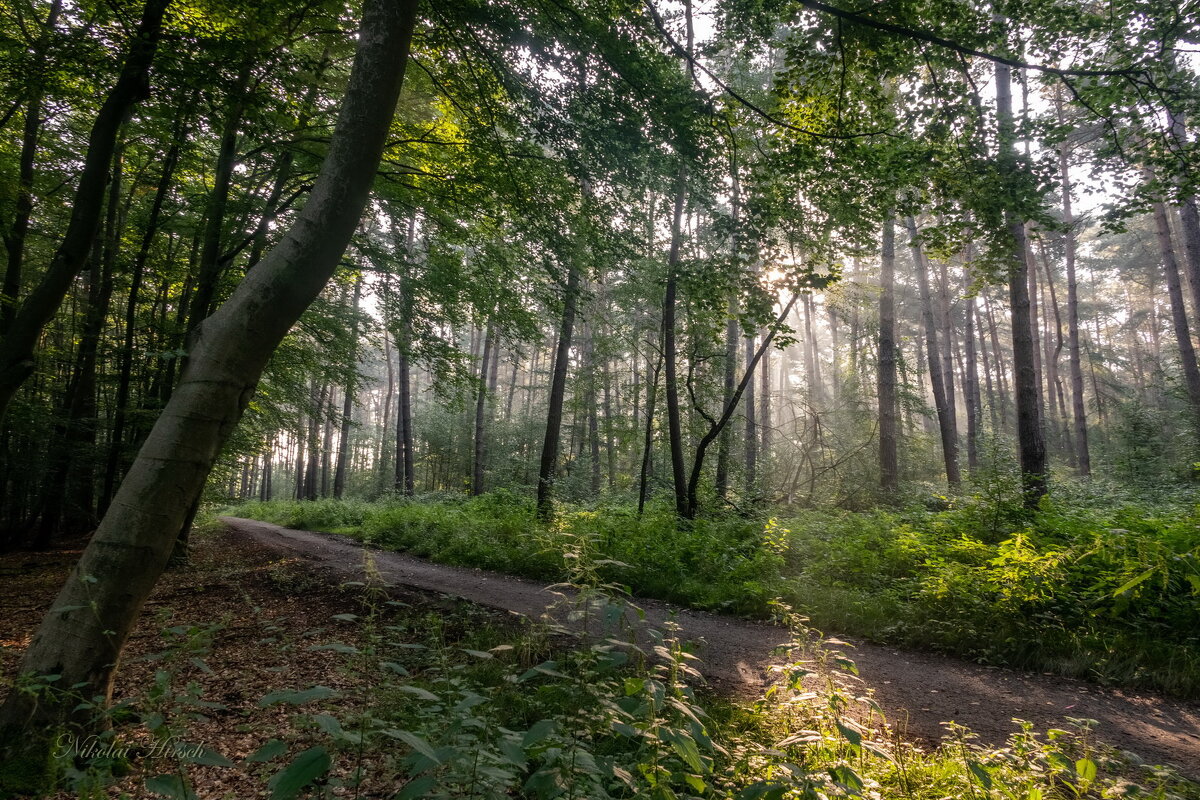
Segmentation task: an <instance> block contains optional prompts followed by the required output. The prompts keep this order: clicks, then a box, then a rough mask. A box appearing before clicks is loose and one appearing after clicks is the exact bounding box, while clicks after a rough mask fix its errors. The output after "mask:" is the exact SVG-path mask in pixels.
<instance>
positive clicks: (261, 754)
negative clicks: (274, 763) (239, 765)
mask: <svg viewBox="0 0 1200 800" xmlns="http://www.w3.org/2000/svg"><path fill="white" fill-rule="evenodd" d="M286 752H287V744H285V743H284V742H282V741H280V740H279V739H272V740H271V741H269V742H267V743H266V744H264V745H263V746H262V747H260V748H258V749H257V750H255V751H254V752H253V753H251V754H250V755H248V756H246V761H247V762H248V763H251V764H256V763H258V762H261V761H270V760H272V759H275V758H279V757H280V756H281V755H283V754H284V753H286Z"/></svg>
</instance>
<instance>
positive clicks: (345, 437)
mask: <svg viewBox="0 0 1200 800" xmlns="http://www.w3.org/2000/svg"><path fill="white" fill-rule="evenodd" d="M362 284H363V278H362V273H361V272H360V273H359V274H358V277H357V278H355V279H354V295H353V297H352V298H351V300H350V310H351V311H352V312H353V314H354V321H353V322H351V323H350V339H351V341H352V342H353V343H354V352H355V358H354V359H353V361H352V362H351V364H350V369H349V370H347V374H346V383H345V384H344V385H343V387H342V391H343V397H342V428H341V431H340V434H339V436H338V459H337V470H336V471H335V473H334V476H333V496H334V497H336V498H337V499H339V500H341V499H342V495H344V494H345V493H346V475H347V473H348V472H349V469H350V426H351V414H352V412H353V411H354V392H355V389H356V387H357V385H358V356H357V354H358V303H359V300H361V299H362Z"/></svg>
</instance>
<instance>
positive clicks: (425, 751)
mask: <svg viewBox="0 0 1200 800" xmlns="http://www.w3.org/2000/svg"><path fill="white" fill-rule="evenodd" d="M396 738H397V739H399V740H400V741H402V742H404V743H405V744H407V745H408V746H409V747H411V748H412V749H413V750H415V751H416V752H418V753H420V754H421V755H423V756H425V757H426V758H428V759H429V760H430V761H432V762H433V763H435V764H441V763H442V760H441V759H440V758H438V754H437V752H436V751H435V750H434V749H433V746H432V745H430V744H429V742H427V741H425V740H424V739H422V738H421V737H420V736H417V735H416V734H415V733H412V732H410V731H398V732H397V733H396Z"/></svg>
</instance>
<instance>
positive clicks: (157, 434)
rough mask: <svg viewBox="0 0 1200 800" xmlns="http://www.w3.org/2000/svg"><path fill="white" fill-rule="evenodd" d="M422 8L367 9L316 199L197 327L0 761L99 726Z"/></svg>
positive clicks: (311, 274)
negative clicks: (97, 714) (42, 681)
mask: <svg viewBox="0 0 1200 800" xmlns="http://www.w3.org/2000/svg"><path fill="white" fill-rule="evenodd" d="M416 6H417V3H416V0H400V1H399V2H397V1H396V0H366V2H364V8H363V21H362V27H361V30H360V32H359V36H358V48H357V53H356V55H355V60H354V67H353V70H352V72H351V75H350V80H349V85H348V87H347V89H346V93H345V96H344V100H343V103H342V109H341V113H340V115H339V118H338V123H337V128H336V130H335V133H334V136H333V140H332V142H331V144H330V148H329V154H328V156H327V157H326V159H325V163H324V164H323V166H322V168H321V172H320V174H319V176H318V178H317V180H316V183H315V184H314V186H313V190H312V195H311V197H310V198H309V200H308V203H307V204H306V205H305V206H304V208H303V210H302V211H301V212H300V213H299V214H298V215H297V217H296V221H295V223H294V224H293V226H292V228H291V229H290V230H289V231H288V232H287V233H286V234H285V235H284V236H283V238H282V239H281V241H280V242H279V244H278V245H276V246H275V247H274V248H273V249H272V250H271V251H270V253H268V254H267V256H266V258H264V260H263V261H262V263H261V264H259V265H258V267H256V268H255V269H254V271H253V272H251V273H250V274H249V275H247V276H246V278H245V280H244V281H243V282H242V283H241V285H239V286H238V288H237V289H236V290H235V291H234V292H233V294H232V295H231V296H230V298H229V300H228V301H226V303H225V304H224V305H223V306H222V307H221V308H220V309H218V310H217V311H216V313H214V314H213V315H212V316H210V317H209V318H208V319H207V320H206V321H205V322H204V323H203V324H202V325H201V326H200V328H199V329H198V330H197V336H196V338H195V343H194V347H193V350H192V354H191V360H190V363H189V365H188V368H187V369H186V370H185V372H184V374H183V375H182V376H181V379H180V381H179V385H178V387H177V388H176V389H175V391H174V392H173V393H172V395H171V399H170V401H169V403H168V404H167V407H166V408H165V409H164V410H163V413H162V415H161V416H160V417H159V418H158V420H157V422H156V423H155V425H154V427H153V429H152V430H151V432H150V435H149V437H148V438H147V440H146V442H145V444H144V445H143V446H142V450H141V452H140V453H139V454H138V457H137V459H136V460H135V461H134V463H133V465H132V467H131V468H130V470H129V474H128V475H127V476H126V477H125V480H124V481H123V482H122V483H121V487H120V489H119V490H118V491H117V495H116V497H115V498H114V499H113V502H112V504H111V505H110V507H109V510H108V513H107V514H106V515H105V517H104V519H103V520H102V521H101V523H100V527H99V529H98V530H97V531H96V533H95V535H94V536H93V537H92V540H91V542H90V543H89V544H88V546H87V548H86V549H85V550H84V552H83V555H82V557H81V558H80V560H79V563H78V564H77V565H76V567H75V569H74V570H73V572H72V574H71V576H70V577H69V578H68V580H67V582H66V585H65V586H64V587H63V589H62V591H61V592H60V593H59V596H58V598H57V600H56V601H55V603H54V605H53V607H54V608H55V609H56V610H55V611H53V612H52V613H50V614H48V615H47V616H46V618H45V619H44V620H43V621H42V624H41V626H40V627H39V628H38V631H37V633H36V634H35V635H34V637H33V640H32V642H31V643H30V645H29V648H28V649H27V650H26V652H25V656H24V658H23V659H22V662H21V665H20V672H21V673H22V674H24V675H35V676H36V675H48V674H56V675H60V676H61V678H60V681H61V683H60V684H59V685H62V686H64V687H72V689H73V691H72V692H71V693H70V694H71V695H74V696H71V697H68V696H67V695H54V696H53V697H52V698H45V697H43V698H40V699H35V698H34V696H33V695H32V694H27V693H23V692H12V693H10V694H9V695H8V698H7V700H6V702H5V704H4V706H3V707H2V708H0V751H3V755H4V757H5V760H11V759H12V758H13V757H17V758H21V759H22V760H23V762H24V763H26V764H28V765H29V768H30V771H32V772H36V771H37V770H38V768H39V766H40V765H44V764H46V762H47V760H48V759H47V758H46V752H47V749H48V748H49V747H51V746H52V742H53V738H54V736H55V734H56V729H57V728H58V727H59V725H61V724H62V723H63V722H65V721H73V722H77V723H80V724H83V725H90V724H93V723H94V722H95V720H93V719H91V718H90V714H89V713H88V712H86V711H85V710H82V709H78V707H77V704H78V696H79V695H81V696H83V697H85V698H93V697H98V698H100V700H101V702H102V703H107V701H108V700H109V699H110V698H111V696H112V685H113V677H114V675H115V671H116V666H117V663H118V662H119V660H120V656H121V651H122V649H123V647H124V645H125V642H126V640H127V638H128V637H129V633H130V631H131V630H132V628H133V625H134V622H135V621H136V619H137V616H138V612H139V611H140V610H141V607H142V604H143V603H144V602H145V600H146V598H147V596H148V595H149V594H150V591H151V589H152V588H153V587H154V584H155V582H156V581H157V580H158V577H159V575H160V574H161V573H162V571H163V569H164V568H165V566H166V564H167V559H168V557H169V556H170V554H171V549H172V547H173V546H174V543H175V537H176V534H177V533H178V532H179V530H180V526H181V525H182V523H183V522H184V516H185V514H186V513H187V511H188V509H189V507H191V506H192V504H193V503H194V501H195V500H196V498H198V497H199V496H200V493H201V491H202V490H203V488H204V483H205V481H206V479H207V478H208V475H209V472H210V471H211V469H212V466H213V463H214V462H215V460H216V458H217V456H218V455H219V453H220V451H221V447H222V445H224V443H225V442H226V440H227V439H228V438H229V436H230V435H231V434H232V433H233V431H234V429H235V427H236V426H237V423H238V420H239V419H240V418H241V416H242V413H243V411H244V410H245V408H246V406H247V404H248V403H249V402H250V399H251V398H252V397H253V396H254V392H255V388H256V385H257V382H258V379H259V377H260V376H261V374H262V371H263V369H264V368H265V367H266V365H267V362H268V360H269V359H270V357H271V354H272V353H273V352H274V351H275V349H276V347H277V346H278V345H279V343H280V342H281V341H282V340H283V337H284V336H285V335H286V334H287V332H288V330H289V329H290V328H291V327H292V325H293V324H295V322H296V320H298V319H299V318H300V315H301V314H302V313H303V312H304V310H305V309H306V308H308V306H309V304H311V303H312V301H313V300H314V299H316V297H317V296H318V294H319V293H320V292H321V289H322V288H323V287H324V286H325V284H326V283H327V282H328V280H329V278H330V277H331V276H332V275H333V273H334V270H335V269H336V268H337V266H338V262H339V261H340V259H341V257H342V253H343V252H344V251H345V249H346V246H347V244H348V243H349V241H350V238H351V236H353V234H354V230H355V228H356V226H357V225H358V221H359V218H360V217H361V215H362V211H363V208H364V206H365V205H366V202H367V197H368V195H369V193H370V190H371V185H372V182H373V180H374V178H375V173H376V170H377V168H378V165H379V159H380V157H381V155H382V152H383V147H384V143H385V141H386V138H387V135H388V131H389V128H390V126H391V121H392V117H393V114H394V111H395V108H396V101H397V98H398V96H399V92H400V85H401V83H402V82H403V77H404V67H405V64H406V63H407V60H408V58H407V55H408V47H409V42H410V40H411V38H412V31H413V26H414V22H415V16H416ZM39 700H40V701H39ZM15 751H20V752H15ZM10 774H11V773H10ZM35 777H41V776H35ZM4 788H18V787H4Z"/></svg>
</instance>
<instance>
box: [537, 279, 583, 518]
mask: <svg viewBox="0 0 1200 800" xmlns="http://www.w3.org/2000/svg"><path fill="white" fill-rule="evenodd" d="M579 271H580V267H579V266H578V265H576V264H573V263H572V264H569V265H568V266H567V285H566V288H565V291H564V292H563V315H562V321H561V323H560V324H559V328H558V347H557V350H556V351H555V356H554V368H553V370H552V372H551V377H550V400H549V402H548V403H547V407H546V435H545V438H544V439H543V440H542V457H541V461H540V463H539V466H538V490H537V513H538V517H540V518H541V519H549V518H550V512H551V510H552V508H551V503H552V493H553V489H554V478H555V473H556V472H557V468H558V447H559V440H560V437H561V435H562V410H563V398H564V396H565V395H566V390H567V366H568V365H567V362H568V361H569V360H570V357H571V336H572V333H573V332H574V329H575V305H576V303H577V301H578V295H579Z"/></svg>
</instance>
